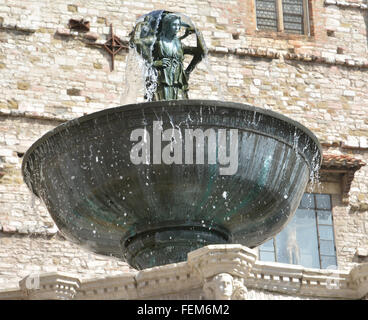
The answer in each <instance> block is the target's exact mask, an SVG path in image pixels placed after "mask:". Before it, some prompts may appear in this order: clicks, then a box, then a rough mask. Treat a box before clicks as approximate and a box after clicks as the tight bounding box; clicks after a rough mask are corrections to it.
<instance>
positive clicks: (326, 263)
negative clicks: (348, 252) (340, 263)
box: [321, 255, 337, 269]
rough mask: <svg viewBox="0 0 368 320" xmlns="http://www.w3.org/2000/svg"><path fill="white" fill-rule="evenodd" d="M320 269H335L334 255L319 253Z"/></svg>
mask: <svg viewBox="0 0 368 320" xmlns="http://www.w3.org/2000/svg"><path fill="white" fill-rule="evenodd" d="M321 264H322V266H321V268H322V269H337V262H336V256H323V255H321Z"/></svg>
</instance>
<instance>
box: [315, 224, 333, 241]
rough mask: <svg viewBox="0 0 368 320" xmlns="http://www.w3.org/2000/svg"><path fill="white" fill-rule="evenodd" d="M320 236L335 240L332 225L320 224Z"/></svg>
mask: <svg viewBox="0 0 368 320" xmlns="http://www.w3.org/2000/svg"><path fill="white" fill-rule="evenodd" d="M318 231H319V238H320V240H333V239H334V237H333V230H332V226H319V227H318Z"/></svg>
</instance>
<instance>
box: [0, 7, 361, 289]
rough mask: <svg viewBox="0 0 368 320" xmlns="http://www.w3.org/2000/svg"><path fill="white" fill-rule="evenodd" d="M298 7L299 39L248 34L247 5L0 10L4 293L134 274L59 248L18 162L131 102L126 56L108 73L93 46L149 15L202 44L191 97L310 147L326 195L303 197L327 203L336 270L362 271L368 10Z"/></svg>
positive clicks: (67, 246) (251, 30)
mask: <svg viewBox="0 0 368 320" xmlns="http://www.w3.org/2000/svg"><path fill="white" fill-rule="evenodd" d="M303 5H304V6H306V5H308V12H307V13H308V14H307V16H306V18H305V20H304V26H306V27H305V29H304V34H295V33H289V32H286V31H282V30H279V31H277V30H276V31H275V30H267V29H262V28H259V27H257V23H259V17H258V22H257V14H259V13H258V11H257V5H256V0H249V1H240V0H184V1H181V2H180V3H178V2H177V1H161V0H154V1H153V0H141V1H117V0H104V1H89V0H70V1H67V2H66V1H59V0H56V1H52V2H50V1H36V0H29V1H27V3H26V4H25V3H23V2H21V1H16V0H0V75H1V77H0V79H1V80H0V121H1V122H0V144H1V147H0V203H1V206H0V288H2V289H6V288H13V287H14V286H17V284H18V282H19V281H20V280H21V279H23V278H24V277H26V276H28V275H29V274H31V273H41V274H42V273H44V272H68V273H71V274H74V275H75V276H76V278H78V279H89V278H94V277H100V276H106V275H111V276H113V275H120V274H121V273H124V272H135V271H134V270H132V269H131V268H130V267H129V266H128V265H126V264H125V263H123V262H121V261H118V260H116V259H114V258H109V257H103V256H99V255H95V254H93V253H91V252H88V251H86V250H84V249H81V248H79V247H77V246H75V245H74V244H72V243H70V242H68V241H67V240H65V239H64V238H63V236H62V235H61V234H60V233H59V232H58V230H57V227H56V226H55V224H54V222H53V221H52V219H51V218H50V216H49V214H48V213H47V211H46V209H45V208H44V206H43V205H42V204H41V203H40V202H39V200H38V199H37V198H34V197H33V196H32V195H31V194H30V192H29V191H28V189H27V187H26V185H25V184H24V183H23V181H22V177H21V172H20V168H21V162H22V156H23V155H24V153H25V151H26V150H27V149H28V148H29V147H30V145H31V144H32V143H33V142H35V141H36V140H37V139H38V138H39V137H41V136H42V134H44V133H46V132H47V131H49V130H51V129H52V128H54V127H55V126H57V125H59V124H61V123H62V122H65V121H67V120H71V119H74V118H76V117H80V116H83V115H85V114H89V113H92V112H95V111H98V110H102V109H105V108H109V107H115V106H118V105H121V104H122V103H125V102H129V99H127V97H126V92H127V85H126V82H125V79H126V78H129V76H130V75H129V70H127V68H126V66H127V64H128V60H129V54H128V50H126V49H125V48H123V49H122V50H121V51H120V52H119V53H118V54H117V55H116V56H115V59H114V65H113V66H114V68H113V70H112V63H111V62H112V61H111V56H110V55H109V54H108V52H107V51H105V50H104V49H103V47H102V44H104V43H105V42H106V41H107V40H108V39H109V37H110V36H111V32H114V33H115V34H116V36H118V37H119V38H120V39H121V40H122V42H123V43H124V44H126V43H127V41H128V39H129V36H128V35H129V32H130V31H131V30H132V28H133V26H134V24H135V21H136V19H137V18H138V17H139V16H141V15H142V14H145V13H147V12H150V11H153V10H158V9H169V10H170V11H175V12H182V13H183V14H185V15H187V16H189V17H190V18H191V20H192V21H193V22H194V23H195V25H196V27H197V28H198V29H199V30H201V31H202V33H203V36H204V39H205V41H206V43H207V46H208V49H209V54H208V59H207V61H205V62H204V63H201V64H200V65H199V66H198V68H197V69H196V70H195V71H194V73H193V75H192V76H191V84H190V86H191V87H190V92H189V95H190V98H192V99H221V100H228V101H235V102H241V103H250V104H253V105H255V106H257V107H261V108H265V109H270V110H273V111H276V112H279V113H282V114H284V115H286V116H288V117H290V118H292V119H294V120H296V121H299V122H300V123H302V124H303V125H305V126H306V127H307V128H309V129H310V130H312V131H313V132H314V133H315V134H316V136H317V137H318V139H319V140H320V142H321V144H322V146H323V152H324V163H323V167H322V171H321V183H320V184H318V185H314V186H309V189H308V190H309V192H315V193H324V194H330V195H331V199H332V214H333V228H334V241H335V245H336V257H337V265H338V268H339V269H340V270H351V268H353V267H356V266H357V265H358V264H360V263H364V262H367V261H368V166H365V162H366V161H367V160H368V90H367V88H368V77H367V72H368V31H367V30H368V3H367V1H365V0H345V1H340V0H315V1H311V0H310V1H303ZM71 19H73V20H75V21H79V22H81V24H83V22H85V23H84V26H85V27H86V26H87V27H86V28H87V29H88V30H87V29H83V26H82V27H80V28H79V29H78V28H73V27H71V25H70V20H71ZM82 19H83V20H82ZM81 20H82V21H81ZM86 22H88V24H86ZM111 26H112V28H111Z"/></svg>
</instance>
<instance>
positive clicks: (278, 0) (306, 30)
mask: <svg viewBox="0 0 368 320" xmlns="http://www.w3.org/2000/svg"><path fill="white" fill-rule="evenodd" d="M302 1H303V32H302V33H300V34H299V33H291V32H287V31H285V28H284V12H283V5H282V0H275V7H276V17H277V21H276V28H277V30H276V31H275V30H272V29H269V30H268V29H258V22H257V21H258V17H257V0H254V8H255V9H254V10H255V21H256V30H257V31H258V32H266V33H268V32H276V33H278V34H286V35H292V36H307V37H310V36H311V22H310V19H311V17H310V4H309V2H310V0H302Z"/></svg>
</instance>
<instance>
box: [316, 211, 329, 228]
mask: <svg viewBox="0 0 368 320" xmlns="http://www.w3.org/2000/svg"><path fill="white" fill-rule="evenodd" d="M317 217H318V224H328V225H332V212H331V211H317Z"/></svg>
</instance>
